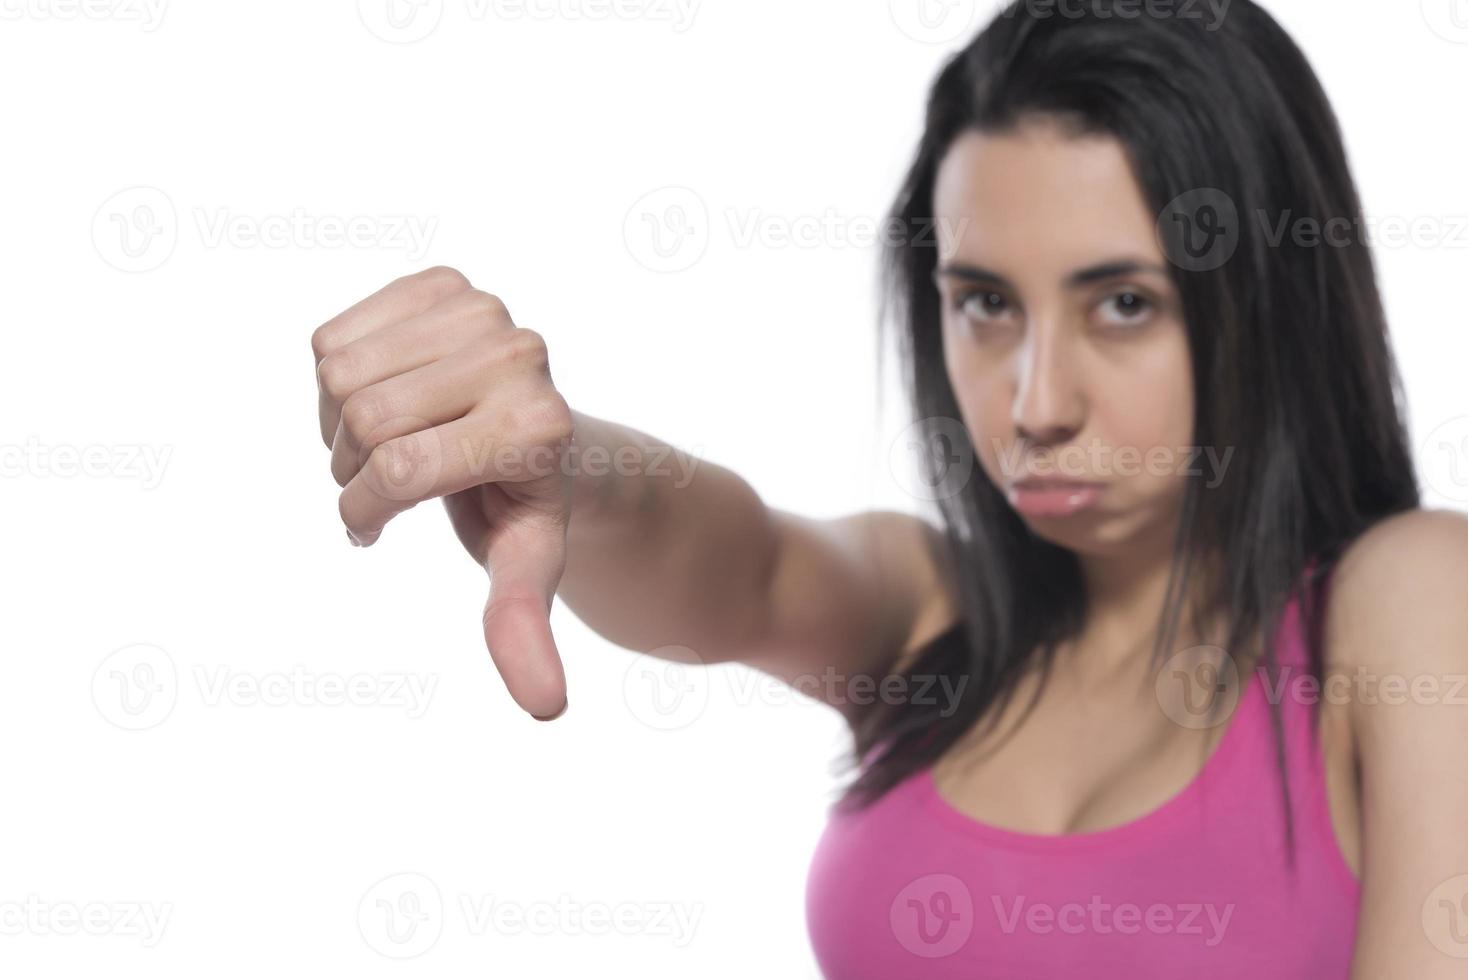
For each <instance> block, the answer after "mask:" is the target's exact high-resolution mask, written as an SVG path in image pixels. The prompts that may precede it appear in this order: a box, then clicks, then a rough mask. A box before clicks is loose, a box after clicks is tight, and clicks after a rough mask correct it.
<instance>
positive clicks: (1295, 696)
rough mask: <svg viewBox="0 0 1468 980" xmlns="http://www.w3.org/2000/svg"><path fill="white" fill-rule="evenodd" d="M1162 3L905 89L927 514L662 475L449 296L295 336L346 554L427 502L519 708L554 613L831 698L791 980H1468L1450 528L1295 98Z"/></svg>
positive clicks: (1108, 5) (479, 313) (1010, 29)
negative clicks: (1428, 496) (928, 448)
mask: <svg viewBox="0 0 1468 980" xmlns="http://www.w3.org/2000/svg"><path fill="white" fill-rule="evenodd" d="M1188 8H1189V5H1187V4H1166V5H1160V4H1151V5H1142V4H1138V3H1127V2H1125V0H1117V2H1114V3H1113V2H1108V0H1093V2H1089V3H1075V4H1069V5H1067V6H1066V9H1065V11H1064V12H1063V15H1062V11H1061V10H1060V9H1059V8H1056V7H1054V5H1048V4H1042V3H1030V4H1027V5H1015V6H1012V7H1010V8H1007V9H1006V10H1004V11H1003V12H1002V13H1000V14H999V15H998V16H997V17H996V18H995V19H994V21H993V22H992V23H991V24H990V25H989V26H988V27H987V28H986V29H985V30H984V31H983V32H982V33H981V34H980V35H979V36H978V37H976V38H975V39H974V41H973V42H972V43H971V44H970V45H969V46H968V47H967V48H965V49H964V50H962V51H961V52H959V53H958V54H957V55H956V56H954V57H953V58H952V59H951V60H950V61H949V62H948V63H947V64H946V65H945V66H944V68H943V70H942V71H941V73H940V74H939V76H938V78H937V81H936V83H935V85H934V86H933V89H932V93H931V96H930V99H929V102H928V107H927V124H926V130H925V132H924V134H923V137H922V140H921V143H920V145H919V147H918V149H917V155H916V159H915V160H914V161H913V163H912V166H911V169H910V171H909V173H908V175H907V178H906V181H905V183H904V184H903V187H902V189H901V192H900V194H899V196H898V199H897V202H896V205H895V207H894V209H893V215H892V217H893V218H894V219H896V225H895V226H896V227H901V228H903V229H905V230H906V231H907V232H908V234H905V235H903V236H898V238H899V239H900V240H895V241H894V244H892V245H891V246H890V249H889V251H888V253H887V255H886V258H887V263H886V266H885V268H886V270H887V272H888V278H887V285H888V287H889V294H888V295H889V297H890V300H891V303H890V306H889V312H890V313H891V317H890V321H891V322H894V323H896V324H897V325H898V326H899V328H900V331H901V333H900V339H901V341H902V345H901V348H902V351H903V354H904V357H905V360H906V366H907V368H908V370H907V380H908V382H909V385H910V389H911V394H912V397H913V400H914V405H915V407H916V417H917V418H919V419H921V420H922V421H921V423H920V424H921V425H922V426H923V427H924V429H925V431H926V432H927V433H928V434H929V435H930V436H931V437H932V439H933V446H934V448H935V452H934V453H933V455H932V457H931V459H929V460H928V464H927V474H926V475H927V476H928V477H929V479H930V481H931V485H932V486H933V487H934V496H935V498H936V499H937V501H938V503H939V510H940V513H941V530H940V529H939V528H938V527H935V526H934V525H932V524H930V523H928V522H926V521H923V520H920V519H918V518H916V517H911V516H908V515H904V514H901V513H897V512H892V511H881V512H874V513H862V514H854V515H850V516H848V517H845V518H842V519H839V520H831V521H819V520H811V519H807V518H803V517H800V516H797V515H795V514H791V513H787V512H783V511H780V510H776V509H773V508H770V507H768V506H766V505H765V503H763V502H762V501H761V499H760V498H759V497H758V496H757V495H756V493H755V492H754V491H753V490H752V489H751V487H750V486H749V485H748V484H747V483H746V482H744V481H743V480H741V479H740V478H739V477H738V476H737V475H736V474H734V473H732V472H729V471H728V470H725V469H722V468H720V467H718V466H715V465H714V464H712V463H701V464H700V465H699V466H698V467H697V469H696V474H695V476H694V477H693V478H692V479H691V480H690V481H686V482H685V481H681V480H675V479H673V478H672V477H673V476H674V475H676V474H681V473H682V472H683V471H682V470H680V469H677V468H672V467H669V466H668V465H667V462H666V454H667V452H668V451H669V450H670V449H671V448H672V447H669V446H666V445H664V444H662V443H660V442H659V441H658V440H656V439H654V438H652V437H650V436H647V435H645V434H643V433H640V432H636V431H633V430H630V429H627V428H625V427H622V426H618V425H615V424H613V423H611V422H607V421H604V420H601V419H597V418H592V417H589V416H587V415H585V414H582V413H579V412H575V411H573V410H571V409H570V408H569V407H568V406H567V404H566V402H565V401H564V399H562V398H561V397H560V395H559V394H558V393H557V391H556V390H555V388H554V386H553V383H552V381H551V377H550V373H549V369H548V367H547V364H548V359H547V353H546V347H545V343H544V342H543V340H542V338H541V337H540V336H539V335H538V334H536V333H535V332H533V331H531V330H527V329H523V328H519V327H516V326H515V325H514V323H513V322H512V321H511V319H510V317H509V314H508V313H507V311H506V310H505V308H504V306H503V304H502V303H500V302H499V301H498V300H497V299H496V298H495V297H494V296H492V295H490V294H488V293H486V292H483V291H481V290H477V289H474V288H472V287H471V286H470V284H469V283H468V281H467V280H466V279H465V278H464V277H463V276H462V275H460V274H458V273H457V272H454V271H453V270H450V269H445V268H436V269H430V270H428V271H426V272H423V273H420V274H417V275H414V276H409V277H406V278H404V279H401V280H398V281H396V282H394V283H391V284H390V285H388V286H387V287H385V288H384V289H383V290H381V291H379V292H378V293H376V294H374V295H373V296H370V297H368V298H367V299H365V300H363V301H362V302H361V303H358V304H357V305H356V306H354V307H352V308H351V309H349V310H347V311H346V312H344V313H343V314H341V315H340V316H338V317H336V318H334V319H333V320H331V321H330V322H328V323H326V324H325V325H323V326H322V327H320V328H319V329H318V330H317V331H316V333H315V335H314V337H313V348H314V352H315V355H316V360H317V367H318V377H319V380H320V385H321V423H322V429H321V432H322V437H323V439H324V440H325V441H326V443H327V445H328V446H330V447H331V449H332V471H333V473H334V474H335V476H336V478H337V479H338V481H339V482H340V483H341V484H342V485H343V487H344V490H343V492H342V496H341V514H342V518H343V520H344V521H345V523H346V526H347V528H348V534H349V536H350V537H351V538H352V539H353V541H354V543H359V544H371V543H372V542H373V541H374V540H376V538H377V536H378V535H379V534H380V533H381V531H382V529H383V527H384V525H385V524H386V523H387V522H388V521H389V520H390V519H391V518H392V516H394V515H395V514H397V513H399V512H400V511H402V510H404V509H406V508H407V507H410V506H413V505H414V504H416V503H418V502H420V501H422V500H426V499H430V498H432V497H443V498H444V500H445V503H446V505H447V508H448V512H449V516H450V518H451V521H452V524H453V526H454V529H455V530H456V532H457V534H458V536H459V539H460V541H461V542H462V543H463V545H464V547H465V548H466V549H467V550H468V551H469V553H470V554H471V555H472V556H473V557H474V559H475V560H476V561H477V562H479V563H480V564H481V565H483V566H484V567H486V568H487V569H488V571H489V573H490V586H489V599H488V603H487V605H486V607H485V610H484V631H485V639H486V642H487V644H488V647H489V650H490V653H491V655H492V657H493V658H494V661H495V664H496V665H497V667H498V668H499V670H500V672H501V673H502V675H503V677H504V679H505V682H506V684H507V686H508V689H509V691H510V694H511V695H512V697H513V698H514V699H515V700H516V702H517V703H518V704H520V705H521V706H522V707H523V708H524V709H525V710H526V711H528V712H530V713H531V714H533V715H535V716H536V717H540V718H552V717H555V716H557V715H559V713H560V712H562V711H564V710H565V706H566V698H565V690H566V685H565V678H564V674H563V671H562V669H561V665H560V661H559V658H558V655H557V652H556V649H555V645H554V641H553V639H552V637H551V633H550V628H549V624H548V619H547V616H548V612H549V609H550V605H551V602H552V600H553V598H554V597H555V596H556V595H559V596H560V597H561V598H562V599H563V601H565V602H566V603H568V604H569V605H570V607H571V608H572V609H573V610H574V611H575V612H576V613H577V614H578V615H579V616H580V617H581V618H582V619H583V620H585V622H587V623H588V624H589V625H590V626H591V627H593V628H594V629H596V630H597V631H598V632H599V633H600V634H601V635H603V636H605V637H606V638H608V639H609V640H611V641H613V642H615V643H617V644H619V645H621V646H624V647H628V648H631V649H636V650H644V651H658V652H660V653H667V655H672V654H671V653H668V651H671V650H673V649H678V650H691V651H693V652H694V654H695V655H696V656H697V658H698V659H699V660H700V661H701V662H704V663H711V662H717V661H723V660H735V659H737V660H741V661H743V662H745V663H748V664H750V665H752V666H754V667H757V668H759V669H761V670H764V671H768V672H770V673H772V674H775V675H777V676H779V677H782V678H785V679H786V680H789V681H790V682H791V683H793V684H798V685H799V686H800V689H801V690H804V691H806V692H807V693H811V692H817V693H818V694H819V696H820V697H822V698H823V699H824V700H826V701H828V702H829V703H830V704H831V705H832V706H833V707H835V708H836V709H837V710H839V711H840V712H842V714H843V716H844V717H845V718H846V719H847V720H848V721H849V722H850V725H851V728H852V732H853V735H854V740H855V749H856V751H855V754H854V756H853V759H854V760H855V759H859V760H860V763H859V772H858V774H857V777H856V779H855V780H854V781H853V782H852V784H851V785H850V788H849V790H848V792H847V795H846V797H845V798H844V799H843V800H842V801H841V805H840V806H838V807H836V808H834V809H833V811H832V814H831V821H830V824H829V827H828V829H827V832H826V834H825V836H824V837H823V839H822V841H821V843H820V846H819V849H818V851H817V854H816V856H815V861H814V864H813V867H812V869H811V875H810V880H809V890H808V918H809V924H810V928H811V933H812V938H813V941H814V944H815V950H816V954H817V957H818V959H819V961H820V963H821V965H822V968H823V970H824V971H825V972H826V973H827V975H828V976H829V977H832V978H838V980H855V978H880V980H897V978H909V977H945V978H949V977H951V978H957V977H964V978H974V977H1025V978H1034V977H1087V978H1100V977H1128V978H1131V977H1143V976H1144V977H1164V976H1165V977H1182V976H1186V977H1190V978H1199V977H1220V978H1222V977H1228V978H1236V977H1249V978H1250V980H1264V978H1285V977H1310V978H1326V977H1342V978H1344V977H1352V978H1369V980H1375V978H1383V977H1412V978H1414V980H1433V978H1447V977H1459V976H1463V975H1464V971H1465V970H1468V918H1465V916H1468V834H1464V833H1463V827H1464V821H1465V818H1468V755H1465V753H1463V752H1462V751H1461V749H1462V747H1463V746H1464V745H1468V708H1465V702H1468V689H1464V687H1463V685H1462V684H1461V683H1458V682H1460V681H1461V680H1462V679H1463V677H1464V676H1465V675H1468V640H1465V637H1468V601H1465V598H1468V595H1465V592H1468V588H1465V580H1468V576H1465V572H1468V521H1465V520H1464V518H1463V517H1461V516H1459V515H1456V514H1452V513H1448V512H1440V511H1428V510H1423V509H1421V507H1420V505H1419V498H1418V490H1417V483H1416V478H1415V476H1414V471H1413V460H1412V455H1411V452H1410V450H1409V446H1408V444H1407V437H1406V434H1405V431H1404V424H1403V421H1402V413H1403V409H1402V405H1401V404H1400V402H1399V397H1398V388H1399V384H1398V380H1397V375H1396V370H1395V367H1394V364H1393V362H1392V357H1391V353H1390V349H1389V346H1388V338H1387V332H1386V325H1385V323H1384V318H1383V314H1382V307H1381V302H1380V299H1379V297H1378V293H1377V288H1376V284H1375V279H1374V270H1373V266H1372V260H1371V256H1370V253H1369V251H1368V249H1367V247H1366V245H1365V243H1364V242H1363V241H1362V240H1361V236H1360V230H1361V228H1362V215H1361V208H1360V204H1359V203H1358V200H1357V195H1356V191H1355V189H1354V186H1353V183H1352V179H1351V176H1350V174H1349V172H1348V169H1347V165H1346V159H1345V154H1344V151H1343V148H1342V141H1341V137H1340V134H1339V132H1338V129H1337V125H1336V122H1335V119H1334V117H1333V115H1332V113H1331V110H1330V108H1329V106H1328V104H1327V102H1326V98H1325V96H1324V94H1323V92H1322V90H1321V88H1320V85H1319V84H1318V82H1317V81H1316V79H1315V77H1314V75H1313V74H1312V72H1311V70H1310V68H1309V67H1308V65H1307V64H1306V62H1305V60H1304V58H1303V57H1302V56H1301V54H1300V52H1299V51H1298V50H1297V48H1296V47H1295V45H1294V44H1293V43H1292V42H1291V41H1290V40H1289V38H1288V37H1287V36H1286V35H1285V34H1284V33H1283V32H1282V31H1281V29H1280V28H1279V27H1278V26H1277V25H1276V24H1275V22H1274V21H1273V20H1271V19H1270V18H1269V16H1268V15H1267V14H1265V13H1264V12H1263V11H1262V10H1260V9H1259V8H1258V7H1257V6H1255V5H1254V4H1253V3H1250V2H1248V0H1234V2H1233V3H1232V4H1230V5H1228V6H1227V8H1226V15H1225V16H1224V17H1223V18H1222V19H1221V20H1216V19H1213V20H1210V19H1204V18H1198V17H1189V16H1186V13H1187V9H1188ZM1302 221H1309V222H1314V223H1316V224H1315V225H1314V226H1313V227H1317V228H1321V227H1323V228H1326V229H1332V228H1333V229H1334V231H1335V235H1334V238H1333V239H1330V238H1329V237H1328V236H1325V237H1322V236H1321V235H1319V234H1316V235H1314V236H1312V235H1310V234H1305V233H1301V227H1300V225H1299V224H1298V223H1299V222H1302ZM1306 230H1307V231H1308V228H1307V229H1306ZM598 460H599V461H600V465H597V461H598ZM955 461H956V463H957V465H955ZM568 462H571V463H573V464H574V465H567V464H568ZM970 464H972V465H970ZM674 645H676V648H675V646H674ZM832 677H834V678H837V681H836V682H834V683H832V682H830V678H832ZM812 679H817V680H818V683H814V684H812V683H807V682H809V681H811V680H812Z"/></svg>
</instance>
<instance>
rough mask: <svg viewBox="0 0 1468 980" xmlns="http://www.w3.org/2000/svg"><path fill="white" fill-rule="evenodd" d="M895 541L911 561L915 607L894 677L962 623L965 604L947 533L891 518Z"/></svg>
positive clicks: (907, 516)
mask: <svg viewBox="0 0 1468 980" xmlns="http://www.w3.org/2000/svg"><path fill="white" fill-rule="evenodd" d="M890 519H891V521H892V539H893V541H894V544H895V546H896V547H897V548H899V549H901V550H902V552H903V553H904V554H906V555H907V556H908V557H907V566H908V574H909V575H910V576H911V581H912V582H913V587H914V591H913V595H914V605H913V608H912V616H911V618H910V620H909V628H908V629H907V631H906V633H905V635H904V636H903V638H902V643H901V644H900V646H899V648H898V651H897V656H896V658H895V660H894V662H893V664H892V666H891V672H892V673H901V672H902V671H903V670H905V669H906V668H907V667H908V666H909V665H910V664H911V663H912V662H913V661H914V660H915V659H916V658H917V656H918V654H920V653H921V652H922V650H923V648H924V647H925V646H927V645H928V644H929V643H931V642H932V641H933V640H934V639H936V638H937V637H939V636H941V635H942V634H943V633H945V632H947V631H948V630H949V629H951V628H952V627H953V625H954V624H955V623H957V622H958V621H959V618H960V616H961V601H960V599H959V596H958V582H957V576H956V574H955V569H954V567H953V557H952V554H951V551H950V549H949V543H948V540H947V536H946V535H945V534H944V532H943V531H942V530H941V529H939V528H937V527H935V526H934V525H933V524H931V523H929V522H928V521H926V520H923V519H922V518H919V517H915V516H912V515H910V514H899V513H896V512H892V513H891V514H890Z"/></svg>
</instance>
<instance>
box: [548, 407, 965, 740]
mask: <svg viewBox="0 0 1468 980" xmlns="http://www.w3.org/2000/svg"><path fill="white" fill-rule="evenodd" d="M575 418H576V445H577V449H578V454H579V457H578V458H579V464H578V465H579V469H578V472H577V474H576V480H575V482H576V484H577V485H576V488H575V491H574V496H573V505H572V516H571V523H570V528H569V531H568V537H567V545H568V547H567V554H568V558H567V563H566V569H565V572H564V574H563V575H562V577H561V585H560V589H559V591H558V594H559V595H560V596H561V598H562V600H563V601H565V602H566V604H567V605H568V606H569V607H570V608H571V609H572V610H573V611H574V612H575V613H576V614H577V615H578V616H579V617H581V619H582V620H583V621H584V622H586V623H587V625H589V626H591V627H592V628H593V629H594V630H596V631H597V632H598V633H599V634H601V635H602V636H604V637H606V638H607V639H609V640H611V641H612V642H614V643H616V644H618V645H619V646H624V647H627V648H629V649H634V650H639V651H642V652H647V653H654V654H656V653H658V651H659V648H666V647H670V646H681V647H687V648H689V649H691V650H693V651H694V653H695V654H696V655H697V656H698V658H699V660H700V661H701V662H703V663H717V662H722V661H728V660H737V661H741V662H743V663H746V664H749V665H750V666H753V667H755V668H757V669H760V670H763V671H765V672H767V673H769V674H772V675H774V676H776V677H780V678H782V679H784V680H786V681H787V682H790V683H792V684H793V685H795V686H796V687H797V688H798V689H799V690H801V691H803V692H805V693H807V694H809V695H811V696H813V697H816V698H819V699H820V700H823V701H826V702H827V703H832V704H835V705H837V706H838V707H843V706H844V702H845V697H844V693H843V692H844V688H845V683H846V682H847V681H848V680H849V679H850V678H851V677H852V676H855V675H869V676H872V677H875V678H877V679H880V678H881V677H882V676H884V675H885V674H886V673H887V671H888V670H891V669H893V667H894V666H896V664H897V662H898V660H899V658H900V657H902V656H903V655H906V654H910V653H912V652H914V651H915V650H916V649H917V648H918V647H919V646H921V644H922V643H924V642H926V641H927V640H928V639H931V638H932V637H933V636H935V635H937V633H939V632H941V631H942V629H943V628H945V627H946V626H947V625H948V624H949V623H951V622H952V618H953V602H952V598H951V593H950V592H949V590H948V588H947V585H946V583H947V578H946V577H945V576H944V575H943V574H941V573H940V560H939V558H938V555H940V554H941V553H942V552H941V540H940V538H939V535H938V532H937V531H936V530H935V529H933V528H932V527H931V526H930V525H928V524H927V523H926V522H924V521H921V520H920V519H918V518H916V517H912V516H910V515H907V514H903V513H900V512H897V511H876V512H863V513H857V514H851V515H847V516H843V517H840V518H835V519H830V520H817V519H813V518H807V517H802V516H799V515H796V514H792V513H789V512H786V511H781V510H777V509H773V508H770V507H768V506H766V505H765V503H764V502H763V501H762V500H761V499H760V497H759V495H758V494H757V493H756V492H755V491H754V490H753V488H751V487H750V485H749V484H748V483H747V482H746V481H745V480H743V479H742V478H741V477H739V476H738V475H737V474H736V473H733V472H731V471H730V470H728V469H727V468H725V467H722V466H719V465H717V464H714V463H711V462H708V461H707V460H700V459H697V458H695V457H693V456H691V455H690V454H688V453H687V452H685V451H682V450H679V449H678V448H677V447H674V446H670V445H669V444H667V443H665V442H663V441H660V440H657V439H655V438H653V437H651V436H649V435H647V434H645V433H641V432H638V431H636V430H633V429H630V428H627V427H625V426H621V425H617V424H615V423H612V422H608V421H605V420H602V419H597V418H594V417H591V416H588V415H585V414H584V413H579V412H578V413H575ZM618 460H620V461H621V462H620V463H618V462H617V461H618ZM843 713H844V712H843Z"/></svg>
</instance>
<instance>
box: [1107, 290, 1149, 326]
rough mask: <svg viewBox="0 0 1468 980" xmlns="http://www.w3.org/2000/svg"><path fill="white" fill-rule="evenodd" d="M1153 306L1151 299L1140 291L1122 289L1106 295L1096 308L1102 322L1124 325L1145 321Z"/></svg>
mask: <svg viewBox="0 0 1468 980" xmlns="http://www.w3.org/2000/svg"><path fill="white" fill-rule="evenodd" d="M1154 308H1155V304H1153V302H1152V300H1150V299H1148V298H1147V297H1146V296H1143V295H1142V294H1141V293H1140V292H1137V291H1136V290H1132V289H1124V290H1122V291H1120V292H1118V293H1114V294H1112V295H1110V296H1108V297H1106V298H1105V299H1104V300H1102V301H1101V303H1100V305H1098V306H1097V307H1096V310H1097V312H1098V313H1099V314H1100V316H1101V321H1102V322H1103V323H1106V324H1108V325H1113V326H1123V327H1125V326H1131V325H1134V324H1139V323H1144V322H1146V320H1147V318H1148V316H1149V315H1150V314H1151V313H1152V311H1153V309H1154Z"/></svg>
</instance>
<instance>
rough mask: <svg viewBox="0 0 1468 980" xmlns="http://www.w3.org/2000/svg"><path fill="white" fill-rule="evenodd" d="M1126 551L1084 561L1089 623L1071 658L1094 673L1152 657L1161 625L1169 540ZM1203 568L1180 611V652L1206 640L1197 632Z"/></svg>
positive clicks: (1168, 569)
mask: <svg viewBox="0 0 1468 980" xmlns="http://www.w3.org/2000/svg"><path fill="white" fill-rule="evenodd" d="M1163 537H1164V538H1165V540H1161V541H1153V542H1150V543H1149V544H1148V545H1146V546H1138V547H1131V548H1128V549H1126V550H1124V551H1117V552H1110V553H1104V554H1087V555H1081V556H1080V565H1081V575H1082V578H1083V580H1084V582H1085V587H1086V596H1087V611H1086V624H1085V626H1084V628H1083V630H1082V634H1081V636H1080V637H1078V638H1077V642H1076V645H1075V647H1074V648H1073V653H1074V654H1075V655H1076V656H1077V658H1078V659H1080V660H1083V661H1084V664H1083V666H1084V669H1085V671H1086V672H1087V673H1089V672H1091V671H1092V670H1093V669H1094V670H1096V671H1100V672H1103V673H1110V672H1112V671H1113V670H1115V669H1119V668H1126V667H1129V666H1131V665H1132V664H1133V663H1134V662H1135V661H1137V660H1139V659H1145V658H1147V657H1150V656H1151V653H1152V648H1153V645H1154V644H1155V643H1156V640H1157V634H1158V631H1159V629H1160V628H1161V625H1162V612H1163V608H1164V606H1165V604H1166V600H1167V584H1168V577H1169V574H1170V573H1171V571H1172V540H1171V536H1170V535H1167V536H1163ZM1199 571H1200V569H1198V568H1197V567H1196V566H1195V567H1194V568H1193V569H1192V571H1191V572H1190V574H1189V579H1190V581H1189V582H1188V593H1187V594H1185V595H1184V597H1183V605H1182V607H1181V609H1180V611H1179V616H1178V624H1177V633H1176V635H1175V640H1174V646H1176V647H1178V648H1179V649H1181V648H1182V647H1184V646H1191V645H1194V644H1198V643H1203V642H1209V641H1206V640H1204V639H1202V635H1203V634H1202V633H1201V632H1200V631H1199V630H1198V629H1197V628H1196V626H1197V623H1196V615H1195V613H1196V608H1197V604H1198V600H1199V599H1200V598H1201V595H1200V588H1201V585H1202V582H1201V581H1200V575H1199Z"/></svg>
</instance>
